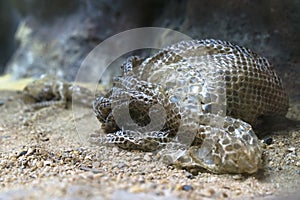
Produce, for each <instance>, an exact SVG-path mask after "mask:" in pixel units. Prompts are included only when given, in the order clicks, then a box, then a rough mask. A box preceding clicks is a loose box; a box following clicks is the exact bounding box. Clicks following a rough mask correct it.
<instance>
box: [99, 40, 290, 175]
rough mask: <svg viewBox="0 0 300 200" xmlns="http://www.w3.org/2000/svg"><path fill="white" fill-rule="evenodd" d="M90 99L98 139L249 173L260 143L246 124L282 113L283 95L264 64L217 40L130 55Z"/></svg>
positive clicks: (182, 162)
mask: <svg viewBox="0 0 300 200" xmlns="http://www.w3.org/2000/svg"><path fill="white" fill-rule="evenodd" d="M122 70H123V75H122V76H121V77H117V78H115V80H114V85H113V87H112V89H111V90H110V91H109V92H108V93H107V94H106V95H105V96H102V97H99V98H97V99H96V101H95V102H94V111H95V113H96V116H97V118H98V119H99V121H100V122H101V123H102V127H103V129H104V132H105V133H106V135H105V136H101V137H100V138H98V141H99V142H100V143H102V144H103V143H104V144H117V145H118V146H120V147H122V148H124V149H140V150H144V151H153V150H158V152H159V154H160V155H161V157H162V158H163V160H164V161H166V162H169V163H173V164H177V165H179V166H181V167H189V168H190V167H196V168H204V169H206V170H208V171H211V172H214V173H249V174H251V173H254V172H256V171H257V170H258V169H259V167H260V166H261V154H262V150H261V147H260V143H259V140H258V138H257V136H256V135H255V134H254V132H253V130H252V127H251V125H250V124H252V125H254V124H255V123H256V119H257V118H258V117H260V116H272V115H282V116H283V115H285V114H286V112H287V109H288V98H287V95H286V93H285V92H284V89H283V88H282V84H281V80H280V79H279V77H278V76H277V75H276V73H275V72H274V71H273V69H272V67H271V66H270V64H269V62H268V61H267V60H266V59H265V58H262V57H260V56H258V55H257V54H256V53H254V52H252V51H250V50H249V49H246V48H244V47H240V46H237V45H233V44H231V43H229V42H225V41H219V40H212V39H210V40H192V41H183V42H180V43H177V44H174V45H172V46H170V47H167V48H165V49H163V50H161V51H160V52H158V53H157V54H155V55H153V56H152V57H149V58H147V59H145V60H142V59H140V58H138V57H132V58H130V59H129V60H128V61H127V62H126V63H125V64H124V65H123V66H122Z"/></svg>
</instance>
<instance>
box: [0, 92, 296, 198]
mask: <svg viewBox="0 0 300 200" xmlns="http://www.w3.org/2000/svg"><path fill="white" fill-rule="evenodd" d="M26 108H27V105H25V104H24V103H23V101H22V100H21V93H20V92H18V91H12V90H1V91H0V144H1V145H0V199H39V200H40V199H144V200H147V199H159V200H160V199H161V200H162V199H283V198H285V199H298V198H299V196H300V193H299V189H300V148H299V147H300V127H299V125H298V126H297V125H289V124H286V126H284V129H283V130H276V131H269V132H268V134H267V135H266V136H264V138H262V139H266V138H272V140H273V141H272V144H270V145H265V146H264V158H265V166H264V167H263V169H261V170H260V171H259V172H258V173H256V174H254V175H250V176H249V175H229V174H223V175H216V174H211V173H204V172H203V173H194V172H193V171H192V172H188V171H186V170H183V169H178V168H176V167H173V166H166V165H165V164H163V163H161V162H160V161H159V158H158V156H157V155H155V154H154V153H149V152H148V153H145V152H139V151H130V152H129V151H124V150H122V149H119V148H117V147H104V146H93V145H91V144H90V143H89V142H87V138H88V135H89V134H91V133H93V132H96V131H99V129H100V125H99V122H98V121H97V120H96V118H95V116H94V115H93V112H92V111H91V108H88V107H84V106H80V105H74V107H73V108H72V107H69V108H68V109H64V108H61V107H57V106H50V107H45V108H42V109H39V110H36V111H30V110H29V111H28V110H27V109H26ZM288 116H289V117H291V118H293V119H296V120H299V121H300V104H298V105H297V104H296V103H295V102H292V104H291V108H290V111H289V114H288ZM297 197H298V198H297Z"/></svg>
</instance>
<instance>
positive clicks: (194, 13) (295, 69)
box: [0, 0, 300, 98]
mask: <svg viewBox="0 0 300 200" xmlns="http://www.w3.org/2000/svg"><path fill="white" fill-rule="evenodd" d="M299 11H300V1H298V0H289V1H286V0H285V1H284V0H272V1H271V0H239V1H236V0H227V1H224V0H211V1H210V0H186V1H183V0H182V1H181V0H143V1H138V0H97V1H92V0H72V1H68V0H52V1H47V0H23V1H19V0H13V1H8V0H0V15H1V17H0V48H1V54H0V73H5V72H9V73H12V75H13V77H14V78H15V79H17V78H21V77H28V76H30V77H31V76H33V77H37V76H39V75H41V74H44V73H50V74H55V75H57V76H60V77H63V78H65V79H67V80H72V79H74V77H75V75H76V72H77V69H78V68H79V66H80V64H81V62H82V59H83V58H84V57H85V55H86V54H87V53H88V52H89V51H90V50H91V49H93V47H95V46H96V45H97V44H99V43H100V42H101V41H103V40H105V39H106V38H108V37H110V36H112V35H114V34H117V33H119V32H122V31H125V30H128V29H132V28H137V27H145V26H155V27H165V28H170V29H174V30H177V31H180V32H182V33H184V34H187V35H189V36H191V37H192V38H194V39H205V38H215V39H221V40H227V41H231V42H234V43H236V44H239V45H242V46H245V47H248V48H250V49H252V50H254V51H256V52H257V53H259V54H260V55H262V56H265V57H267V58H268V59H269V60H270V61H271V62H272V63H274V67H275V69H276V71H278V73H279V75H280V76H281V77H282V79H283V83H284V85H285V87H286V88H287V90H288V92H289V95H290V97H291V98H299V96H300V92H299V86H300V80H299V78H298V77H299V75H300V67H299V63H300V25H299V24H300V14H299V13H300V12H299Z"/></svg>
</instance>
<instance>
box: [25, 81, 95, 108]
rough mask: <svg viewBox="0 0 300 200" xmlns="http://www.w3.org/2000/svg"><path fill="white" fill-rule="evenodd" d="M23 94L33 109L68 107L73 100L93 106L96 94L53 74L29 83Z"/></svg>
mask: <svg viewBox="0 0 300 200" xmlns="http://www.w3.org/2000/svg"><path fill="white" fill-rule="evenodd" d="M22 94H23V100H24V102H25V103H27V104H29V105H30V106H29V108H32V109H40V108H43V107H47V106H53V105H56V106H61V107H64V108H67V107H68V104H69V103H71V102H72V101H74V102H77V103H79V104H81V105H84V106H88V107H91V106H92V102H93V100H94V99H93V98H94V95H93V93H92V92H91V91H90V90H89V89H87V88H84V87H80V86H77V85H75V84H72V83H69V82H67V81H64V80H62V79H59V78H57V77H55V76H52V75H43V76H41V77H40V78H39V79H36V80H34V81H33V82H31V83H29V84H28V85H26V86H25V88H24V89H23V92H22Z"/></svg>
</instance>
